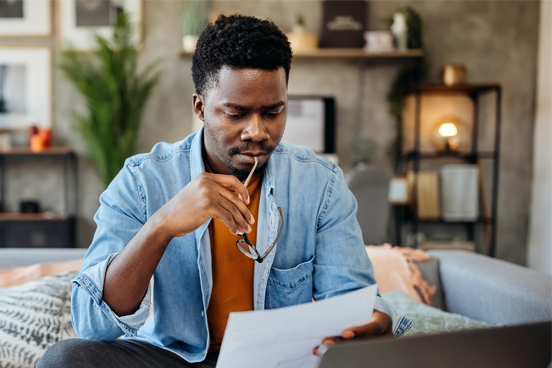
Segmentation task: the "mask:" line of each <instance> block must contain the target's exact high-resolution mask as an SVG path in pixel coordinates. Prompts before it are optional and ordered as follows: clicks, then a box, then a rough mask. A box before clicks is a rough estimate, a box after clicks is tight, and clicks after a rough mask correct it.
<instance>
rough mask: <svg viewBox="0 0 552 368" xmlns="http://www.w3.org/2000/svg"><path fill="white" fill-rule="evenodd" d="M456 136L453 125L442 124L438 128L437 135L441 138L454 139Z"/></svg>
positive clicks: (456, 132)
mask: <svg viewBox="0 0 552 368" xmlns="http://www.w3.org/2000/svg"><path fill="white" fill-rule="evenodd" d="M457 134H458V129H456V125H454V124H453V123H444V124H441V126H440V127H439V135H440V136H441V137H443V138H448V137H455V136H456V135H457Z"/></svg>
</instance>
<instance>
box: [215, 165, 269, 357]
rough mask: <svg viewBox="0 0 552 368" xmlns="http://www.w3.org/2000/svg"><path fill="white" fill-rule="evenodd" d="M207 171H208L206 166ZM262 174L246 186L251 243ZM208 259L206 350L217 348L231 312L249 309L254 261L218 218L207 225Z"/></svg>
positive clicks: (251, 305) (251, 308)
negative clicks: (210, 277)
mask: <svg viewBox="0 0 552 368" xmlns="http://www.w3.org/2000/svg"><path fill="white" fill-rule="evenodd" d="M206 169H207V171H209V172H210V170H209V168H207V165H206ZM262 177H263V175H262V174H258V175H254V176H253V177H252V178H251V181H250V182H249V185H248V186H247V191H248V192H249V197H250V199H251V201H250V203H249V205H248V206H247V208H249V211H250V212H251V214H252V215H253V217H254V218H255V223H254V224H252V225H250V226H251V232H250V233H248V234H247V237H248V239H249V240H250V241H251V243H252V244H254V245H256V240H257V218H258V214H259V202H260V199H261V188H262V185H261V184H262V181H263V180H262ZM209 237H210V240H211V259H212V270H213V291H212V293H211V299H210V301H209V306H208V308H207V321H208V324H209V332H210V337H211V338H210V343H211V344H210V347H209V351H210V352H211V351H219V350H220V345H221V343H222V338H223V336H224V330H225V329H226V323H227V322H228V316H229V314H230V312H241V311H249V310H253V309H254V305H253V275H254V267H255V261H254V260H253V259H251V258H249V257H247V256H246V255H244V254H243V253H242V252H241V251H240V250H239V249H238V247H236V242H237V241H238V240H239V239H240V238H241V237H240V236H238V235H233V234H232V233H230V231H229V230H228V228H227V227H226V225H224V223H223V222H222V221H220V220H217V219H212V220H211V223H210V224H209Z"/></svg>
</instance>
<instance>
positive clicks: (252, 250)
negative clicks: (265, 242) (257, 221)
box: [236, 207, 284, 263]
mask: <svg viewBox="0 0 552 368" xmlns="http://www.w3.org/2000/svg"><path fill="white" fill-rule="evenodd" d="M278 212H279V213H280V220H281V222H280V230H278V235H276V239H274V241H273V242H272V244H271V245H270V247H268V249H267V250H266V252H265V253H264V254H263V255H262V257H261V255H260V254H259V251H258V250H257V247H256V246H254V245H253V244H251V242H250V241H249V239H248V238H247V234H246V233H241V232H239V233H238V235H239V236H241V237H242V238H241V239H240V240H238V241H237V242H236V247H238V249H239V250H240V251H241V252H242V253H243V254H245V255H246V256H248V257H249V258H251V259H254V260H255V261H257V262H259V263H263V261H264V260H265V258H266V257H267V256H268V255H269V254H270V252H271V251H272V249H274V246H275V245H276V243H277V242H278V239H279V238H280V234H281V233H282V228H283V227H284V216H283V215H282V208H281V207H278Z"/></svg>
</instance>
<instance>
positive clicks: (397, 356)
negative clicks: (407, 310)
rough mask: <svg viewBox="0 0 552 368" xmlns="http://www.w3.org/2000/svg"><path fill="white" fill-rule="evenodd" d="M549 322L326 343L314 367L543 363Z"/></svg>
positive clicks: (550, 346)
mask: <svg viewBox="0 0 552 368" xmlns="http://www.w3.org/2000/svg"><path fill="white" fill-rule="evenodd" d="M551 350H552V322H551V321H548V322H539V323H530V324H523V325H515V326H507V327H493V328H488V329H479V330H469V331H462V332H454V333H445V334H440V335H430V336H419V337H405V338H400V339H392V338H382V339H377V340H372V341H363V342H348V343H342V344H338V345H335V346H333V347H330V348H328V350H327V351H326V352H325V353H324V355H323V356H322V359H321V362H320V365H319V368H338V367H339V368H341V367H346V368H361V367H362V368H367V367H370V368H372V367H374V368H391V367H392V368H438V367H439V368H442V367H446V368H456V367H458V368H460V367H461V368H466V367H468V368H493V367H500V368H510V367H511V368H533V367H534V368H547V367H550V366H551V365H550V363H551V359H552V356H551Z"/></svg>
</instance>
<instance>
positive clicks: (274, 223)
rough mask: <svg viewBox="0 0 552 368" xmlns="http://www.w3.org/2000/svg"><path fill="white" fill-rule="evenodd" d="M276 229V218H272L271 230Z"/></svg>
mask: <svg viewBox="0 0 552 368" xmlns="http://www.w3.org/2000/svg"><path fill="white" fill-rule="evenodd" d="M275 227H276V218H275V217H271V218H270V228H271V229H274V228H275Z"/></svg>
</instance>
